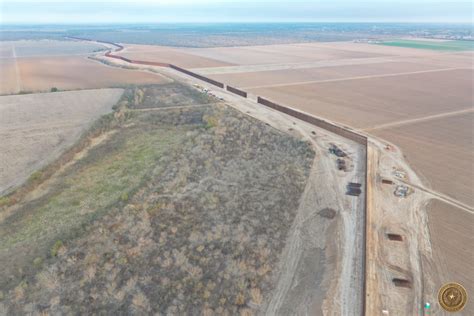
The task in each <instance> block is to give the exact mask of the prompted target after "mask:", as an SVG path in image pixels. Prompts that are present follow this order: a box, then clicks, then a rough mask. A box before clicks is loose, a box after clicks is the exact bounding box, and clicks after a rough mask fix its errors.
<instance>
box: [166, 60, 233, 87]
mask: <svg viewBox="0 0 474 316" xmlns="http://www.w3.org/2000/svg"><path fill="white" fill-rule="evenodd" d="M169 67H170V68H173V69H174V70H177V71H180V72H182V73H185V74H187V75H189V76H191V77H194V78H197V79H199V80H202V81H206V82H208V83H210V84H213V85H215V86H217V87H219V88H222V89H224V84H223V83H222V82H219V81H216V80H212V79H210V78H207V77H204V76H201V75H199V74H197V73H195V72H192V71H189V70H186V69H184V68H181V67H178V66H175V65H172V64H170V65H169Z"/></svg>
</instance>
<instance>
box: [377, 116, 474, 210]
mask: <svg viewBox="0 0 474 316" xmlns="http://www.w3.org/2000/svg"><path fill="white" fill-rule="evenodd" d="M473 122H474V113H473V112H470V113H464V114H459V115H455V116H447V117H444V118H437V119H433V120H429V121H424V122H417V123H413V124H409V125H402V126H399V127H393V128H390V129H386V130H379V131H374V132H373V134H375V135H377V136H380V137H381V138H384V139H386V140H388V141H390V142H392V143H395V144H397V145H398V146H400V148H401V149H402V151H403V153H404V154H405V156H406V157H407V159H408V161H409V162H410V165H411V166H412V167H414V169H415V170H416V171H419V173H420V174H421V175H422V176H424V177H425V178H426V180H427V182H428V183H429V184H431V186H432V187H433V188H434V189H435V190H438V191H440V192H443V193H445V194H447V195H449V196H451V197H453V198H455V199H457V200H459V201H461V202H464V203H466V204H469V205H471V206H474V169H473V164H472V162H473V161H474V151H473V146H474V143H473V142H474V141H473V134H472V128H473V125H472V124H473Z"/></svg>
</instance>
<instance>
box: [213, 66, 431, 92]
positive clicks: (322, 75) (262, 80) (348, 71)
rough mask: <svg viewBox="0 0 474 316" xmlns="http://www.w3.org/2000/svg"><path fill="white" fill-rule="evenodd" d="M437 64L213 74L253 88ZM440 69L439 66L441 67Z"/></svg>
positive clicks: (399, 70)
mask: <svg viewBox="0 0 474 316" xmlns="http://www.w3.org/2000/svg"><path fill="white" fill-rule="evenodd" d="M436 68H437V67H436V66H430V65H423V64H415V63H407V62H384V63H377V64H367V65H349V66H339V67H319V68H305V69H294V70H291V69H286V70H275V71H260V72H249V73H235V74H233V73H229V74H222V75H219V74H216V75H211V77H212V78H213V79H215V80H218V81H222V82H226V83H229V84H232V85H234V86H237V87H242V88H252V87H263V86H267V85H268V86H271V85H284V84H295V83H303V82H306V81H324V80H329V79H343V78H350V77H358V76H371V75H382V74H393V73H403V72H411V71H422V70H429V69H436ZM438 68H439V67H438Z"/></svg>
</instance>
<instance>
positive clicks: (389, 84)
mask: <svg viewBox="0 0 474 316" xmlns="http://www.w3.org/2000/svg"><path fill="white" fill-rule="evenodd" d="M472 75H473V72H472V71H471V70H450V71H439V72H429V73H418V74H410V75H397V76H388V77H380V78H364V79H358V80H351V79H348V80H341V81H337V82H321V83H312V84H298V85H286V86H278V87H274V88H256V89H247V91H249V92H252V93H254V94H257V95H261V96H264V97H268V98H270V99H271V100H274V101H277V102H282V103H284V104H287V105H290V106H294V107H298V108H300V109H302V110H304V111H306V112H309V113H312V114H315V115H318V116H322V117H326V118H328V119H331V120H334V121H337V122H341V123H343V124H347V125H349V126H353V127H357V128H371V127H373V126H376V125H378V124H384V123H388V122H394V121H398V120H403V119H408V118H416V117H423V116H426V115H432V114H438V113H442V112H450V111H456V110H461V109H466V108H469V107H470V106H471V105H472V93H471V87H472Z"/></svg>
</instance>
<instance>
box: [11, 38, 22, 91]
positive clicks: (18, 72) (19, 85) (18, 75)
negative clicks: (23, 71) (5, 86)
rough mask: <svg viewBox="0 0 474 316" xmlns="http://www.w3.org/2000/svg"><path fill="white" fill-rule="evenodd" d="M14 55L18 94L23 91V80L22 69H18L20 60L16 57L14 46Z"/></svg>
mask: <svg viewBox="0 0 474 316" xmlns="http://www.w3.org/2000/svg"><path fill="white" fill-rule="evenodd" d="M12 55H13V59H14V60H15V76H16V88H17V90H18V92H20V91H21V78H20V69H18V58H17V56H16V49H15V45H13V44H12Z"/></svg>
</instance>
